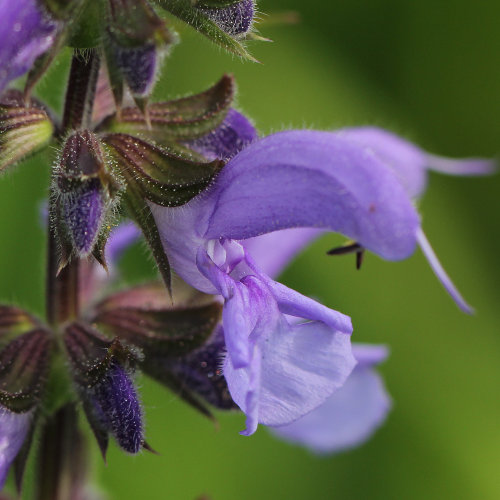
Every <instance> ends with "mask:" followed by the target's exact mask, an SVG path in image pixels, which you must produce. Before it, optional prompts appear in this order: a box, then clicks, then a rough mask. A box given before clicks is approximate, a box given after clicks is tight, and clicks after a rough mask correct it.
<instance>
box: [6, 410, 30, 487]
mask: <svg viewBox="0 0 500 500" xmlns="http://www.w3.org/2000/svg"><path fill="white" fill-rule="evenodd" d="M32 413H33V411H28V412H25V413H13V412H11V411H9V410H7V408H4V407H3V406H0V489H2V488H3V485H4V483H5V479H6V478H7V473H8V472H9V468H10V466H11V464H12V462H13V461H14V459H15V458H16V455H17V454H18V453H19V450H20V449H21V447H22V445H23V443H24V440H25V439H26V436H27V435H28V432H29V430H30V427H31V417H32Z"/></svg>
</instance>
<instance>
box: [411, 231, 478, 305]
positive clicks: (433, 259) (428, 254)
mask: <svg viewBox="0 0 500 500" xmlns="http://www.w3.org/2000/svg"><path fill="white" fill-rule="evenodd" d="M417 241H418V244H419V246H420V248H421V249H422V252H423V253H424V255H425V258H426V259H427V262H429V265H430V266H431V269H432V270H433V271H434V274H435V275H436V277H437V279H438V280H439V281H440V282H441V284H442V285H443V286H444V288H445V290H446V291H447V292H448V293H449V294H450V295H451V298H452V299H453V300H454V301H455V303H456V304H457V306H458V307H459V308H460V309H461V310H462V311H463V312H465V313H467V314H473V313H474V309H473V308H472V307H471V306H470V305H469V304H467V302H466V301H465V299H464V298H463V297H462V295H461V294H460V292H459V291H458V290H457V288H456V286H455V285H454V284H453V282H452V281H451V279H450V277H449V276H448V274H447V273H446V271H445V270H444V268H443V266H442V265H441V262H439V259H438V258H437V256H436V254H435V253H434V250H433V249H432V247H431V245H430V243H429V241H428V240H427V238H426V236H425V234H424V232H423V231H422V229H419V230H418V231H417Z"/></svg>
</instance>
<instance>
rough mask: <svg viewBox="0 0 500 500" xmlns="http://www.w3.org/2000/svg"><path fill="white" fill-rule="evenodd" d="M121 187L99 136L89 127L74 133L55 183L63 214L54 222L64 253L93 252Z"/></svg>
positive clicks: (59, 212) (55, 198) (57, 204)
mask: <svg viewBox="0 0 500 500" xmlns="http://www.w3.org/2000/svg"><path fill="white" fill-rule="evenodd" d="M118 190H119V186H118V183H117V181H115V180H114V178H113V177H111V174H110V171H109V169H108V168H107V165H106V160H105V156H104V153H103V151H102V149H101V146H100V143H99V141H98V139H97V137H96V136H95V135H94V134H92V133H91V132H89V131H87V130H84V131H81V132H76V133H75V134H73V135H72V136H70V137H69V138H68V139H67V140H66V143H65V145H64V149H63V152H62V155H61V158H60V161H59V165H58V168H57V170H56V174H55V182H54V183H53V203H54V204H55V210H56V214H57V215H58V216H59V217H57V216H56V217H55V219H54V223H55V224H56V226H55V227H56V233H57V235H58V239H59V242H60V245H61V247H62V253H63V254H69V255H70V256H71V255H73V254H76V255H77V256H79V257H84V256H87V255H89V254H90V253H91V252H92V250H93V249H94V246H95V245H96V242H97V239H98V237H99V235H100V234H101V232H102V231H103V226H104V223H105V220H106V217H107V216H108V215H109V214H110V212H111V210H112V207H113V201H114V200H113V198H114V195H115V194H116V191H118ZM68 258H69V257H68Z"/></svg>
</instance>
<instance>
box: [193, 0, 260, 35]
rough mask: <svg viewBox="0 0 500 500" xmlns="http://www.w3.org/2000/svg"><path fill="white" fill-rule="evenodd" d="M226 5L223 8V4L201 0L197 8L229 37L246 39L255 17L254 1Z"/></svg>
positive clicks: (245, 0)
mask: <svg viewBox="0 0 500 500" xmlns="http://www.w3.org/2000/svg"><path fill="white" fill-rule="evenodd" d="M224 3H225V4H227V5H222V6H221V5H220V4H221V2H213V1H210V0H200V1H198V2H197V3H196V7H197V8H198V9H200V10H201V11H202V12H203V13H204V14H205V15H206V16H207V17H208V18H209V19H211V20H212V21H213V22H214V23H215V24H216V25H217V26H219V28H220V29H221V30H222V31H224V32H225V33H227V34H228V35H230V36H232V37H235V38H244V37H245V35H246V34H247V33H248V32H250V31H251V29H252V25H253V20H254V15H255V2H254V0H240V1H237V2H224ZM217 4H219V5H217Z"/></svg>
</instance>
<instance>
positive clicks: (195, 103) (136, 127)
mask: <svg viewBox="0 0 500 500" xmlns="http://www.w3.org/2000/svg"><path fill="white" fill-rule="evenodd" d="M234 95H235V82H234V78H233V77H232V76H231V75H224V76H223V77H222V78H221V79H220V80H219V81H218V82H217V83H215V84H214V85H213V86H212V87H210V88H209V89H207V90H205V91H204V92H201V93H199V94H194V95H190V96H187V97H181V98H180V99H174V100H171V101H165V102H154V103H150V104H149V106H148V119H149V120H146V117H145V116H144V114H143V113H142V112H141V111H140V110H139V109H138V108H137V107H126V108H123V109H122V110H121V112H120V114H119V115H118V114H116V115H113V116H110V117H108V118H107V119H105V120H104V121H103V122H102V123H101V124H100V125H99V129H100V130H106V131H109V132H121V133H125V134H132V135H139V136H141V135H144V134H147V137H150V138H152V139H153V140H154V141H155V142H156V143H160V144H165V145H168V146H169V147H172V145H174V146H175V144H179V143H180V142H181V141H189V140H193V139H197V138H199V137H202V136H204V135H206V134H208V133H209V132H211V131H212V130H214V129H216V128H217V127H218V126H219V125H220V124H221V123H222V122H223V120H224V118H225V117H226V115H227V113H228V111H229V109H230V108H231V105H232V103H233V101H234Z"/></svg>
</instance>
